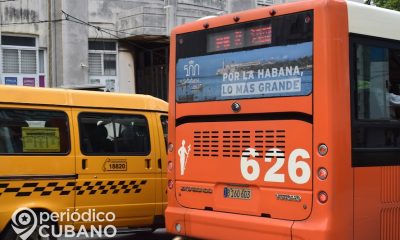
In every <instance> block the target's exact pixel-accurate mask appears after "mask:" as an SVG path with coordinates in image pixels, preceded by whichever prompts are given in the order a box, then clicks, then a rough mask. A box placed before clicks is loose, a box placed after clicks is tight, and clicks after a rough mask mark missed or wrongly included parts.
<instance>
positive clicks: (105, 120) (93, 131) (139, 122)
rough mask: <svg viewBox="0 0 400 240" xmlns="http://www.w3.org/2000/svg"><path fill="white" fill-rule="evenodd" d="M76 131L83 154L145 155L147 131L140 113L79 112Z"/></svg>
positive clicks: (147, 148) (147, 142)
mask: <svg viewBox="0 0 400 240" xmlns="http://www.w3.org/2000/svg"><path fill="white" fill-rule="evenodd" d="M79 131H80V141H81V150H82V153H84V154H87V155H105V154H111V155H128V156H130V155H147V154H148V153H149V152H150V134H149V128H148V123H147V120H146V118H145V117H144V116H140V115H117V114H96V113H81V114H80V115H79Z"/></svg>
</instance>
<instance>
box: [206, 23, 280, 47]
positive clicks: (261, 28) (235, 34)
mask: <svg viewBox="0 0 400 240" xmlns="http://www.w3.org/2000/svg"><path fill="white" fill-rule="evenodd" d="M271 41H272V28H271V24H263V25H256V26H250V27H249V26H247V27H243V28H238V29H232V30H226V31H223V32H216V33H210V34H208V35H207V52H209V53H210V52H219V51H225V50H231V49H237V48H245V47H252V46H258V45H264V44H271Z"/></svg>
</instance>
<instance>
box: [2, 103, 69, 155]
mask: <svg viewBox="0 0 400 240" xmlns="http://www.w3.org/2000/svg"><path fill="white" fill-rule="evenodd" d="M69 143H70V141H69V129H68V118H67V115H66V114H65V113H63V112H55V111H54V112H53V111H41V110H16V109H0V154H7V155H8V154H43V153H49V154H50V153H68V152H69Z"/></svg>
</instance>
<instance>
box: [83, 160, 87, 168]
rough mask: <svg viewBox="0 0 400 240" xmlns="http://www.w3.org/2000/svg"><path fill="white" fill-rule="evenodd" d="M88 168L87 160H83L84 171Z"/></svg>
mask: <svg viewBox="0 0 400 240" xmlns="http://www.w3.org/2000/svg"><path fill="white" fill-rule="evenodd" d="M86 168H87V159H85V158H84V159H82V169H86Z"/></svg>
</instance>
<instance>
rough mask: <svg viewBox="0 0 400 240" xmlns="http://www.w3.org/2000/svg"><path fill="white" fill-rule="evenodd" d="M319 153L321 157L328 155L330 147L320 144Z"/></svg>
mask: <svg viewBox="0 0 400 240" xmlns="http://www.w3.org/2000/svg"><path fill="white" fill-rule="evenodd" d="M318 153H319V155H321V156H325V155H326V154H327V153H328V146H326V145H325V144H320V145H319V146H318Z"/></svg>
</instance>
